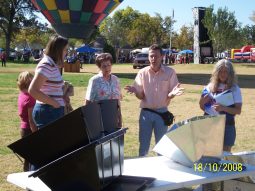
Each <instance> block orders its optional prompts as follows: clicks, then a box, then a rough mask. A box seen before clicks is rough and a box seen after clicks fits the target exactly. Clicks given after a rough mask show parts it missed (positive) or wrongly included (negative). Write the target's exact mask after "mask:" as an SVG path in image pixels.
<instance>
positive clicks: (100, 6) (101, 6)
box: [94, 0, 110, 13]
mask: <svg viewBox="0 0 255 191" xmlns="http://www.w3.org/2000/svg"><path fill="white" fill-rule="evenodd" d="M109 3H110V1H109V0H108V1H107V0H98V2H97V4H96V7H95V9H94V13H103V12H104V10H105V8H106V7H107V5H108V4H109Z"/></svg>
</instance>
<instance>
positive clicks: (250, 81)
mask: <svg viewBox="0 0 255 191" xmlns="http://www.w3.org/2000/svg"><path fill="white" fill-rule="evenodd" d="M114 74H115V75H116V76H118V77H119V78H126V79H133V80H134V79H135V77H136V74H135V73H114ZM177 76H178V79H179V82H180V83H182V84H193V85H204V86H205V85H207V84H208V83H209V80H210V77H211V74H177ZM254 82H255V75H238V84H239V86H240V87H241V88H255V83H254Z"/></svg>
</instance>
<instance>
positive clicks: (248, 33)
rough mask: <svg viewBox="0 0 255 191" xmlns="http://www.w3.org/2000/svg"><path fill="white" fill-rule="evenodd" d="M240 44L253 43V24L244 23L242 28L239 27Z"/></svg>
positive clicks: (254, 32) (254, 35) (254, 34)
mask: <svg viewBox="0 0 255 191" xmlns="http://www.w3.org/2000/svg"><path fill="white" fill-rule="evenodd" d="M240 37H241V39H240V42H241V44H240V46H239V47H241V46H244V45H247V44H249V45H253V44H255V25H251V26H249V25H245V26H244V27H243V28H241V29H240Z"/></svg>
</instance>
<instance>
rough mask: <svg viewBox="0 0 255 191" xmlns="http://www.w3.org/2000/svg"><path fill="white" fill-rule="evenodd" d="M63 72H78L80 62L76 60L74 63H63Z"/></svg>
mask: <svg viewBox="0 0 255 191" xmlns="http://www.w3.org/2000/svg"><path fill="white" fill-rule="evenodd" d="M64 71H65V72H77V73H79V72H80V61H79V60H77V61H76V62H75V63H67V62H65V63H64Z"/></svg>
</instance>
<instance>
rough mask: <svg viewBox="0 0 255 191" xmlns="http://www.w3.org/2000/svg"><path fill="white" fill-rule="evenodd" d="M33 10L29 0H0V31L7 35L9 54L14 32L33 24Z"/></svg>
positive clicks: (6, 42) (6, 45) (6, 46)
mask: <svg viewBox="0 0 255 191" xmlns="http://www.w3.org/2000/svg"><path fill="white" fill-rule="evenodd" d="M33 10H34V8H33V7H32V4H31V3H30V1H29V0H0V32H1V33H3V34H4V36H5V48H6V52H7V54H9V50H10V43H11V40H12V37H13V34H14V33H15V32H17V31H18V30H19V29H21V28H22V27H24V26H27V25H29V24H31V22H30V21H31V20H30V19H31V18H32V17H33V16H34V15H33ZM28 17H30V18H29V19H28Z"/></svg>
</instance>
